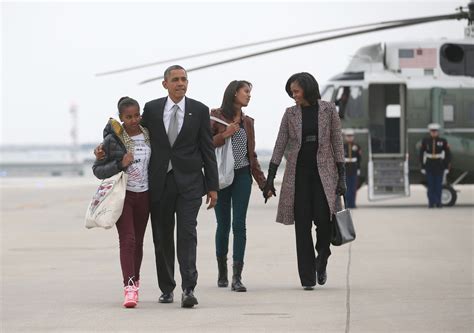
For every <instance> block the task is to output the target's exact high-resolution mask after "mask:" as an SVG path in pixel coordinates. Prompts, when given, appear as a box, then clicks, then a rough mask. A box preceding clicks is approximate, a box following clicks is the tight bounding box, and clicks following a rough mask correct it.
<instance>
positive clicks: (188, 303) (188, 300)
mask: <svg viewBox="0 0 474 333" xmlns="http://www.w3.org/2000/svg"><path fill="white" fill-rule="evenodd" d="M197 304H198V300H197V298H196V297H195V296H194V293H193V291H192V290H191V289H186V290H185V291H184V292H183V296H181V307H182V308H192V307H193V306H195V305H197Z"/></svg>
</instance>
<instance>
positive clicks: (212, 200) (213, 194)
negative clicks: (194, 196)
mask: <svg viewBox="0 0 474 333" xmlns="http://www.w3.org/2000/svg"><path fill="white" fill-rule="evenodd" d="M207 204H209V206H207V209H211V208H214V207H215V206H216V204H217V191H209V192H207V198H206V205H207Z"/></svg>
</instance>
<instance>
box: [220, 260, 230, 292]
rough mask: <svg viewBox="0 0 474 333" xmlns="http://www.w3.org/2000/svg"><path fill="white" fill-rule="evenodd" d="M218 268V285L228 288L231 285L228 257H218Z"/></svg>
mask: <svg viewBox="0 0 474 333" xmlns="http://www.w3.org/2000/svg"><path fill="white" fill-rule="evenodd" d="M217 268H218V270H219V276H218V277H217V286H218V287H219V288H226V287H227V286H228V285H229V280H228V279H227V257H217Z"/></svg>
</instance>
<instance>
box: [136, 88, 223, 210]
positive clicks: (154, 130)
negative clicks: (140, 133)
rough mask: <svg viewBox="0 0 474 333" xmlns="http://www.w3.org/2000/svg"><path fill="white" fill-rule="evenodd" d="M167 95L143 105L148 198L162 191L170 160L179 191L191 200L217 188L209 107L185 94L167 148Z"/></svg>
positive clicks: (152, 198) (157, 198)
mask: <svg viewBox="0 0 474 333" xmlns="http://www.w3.org/2000/svg"><path fill="white" fill-rule="evenodd" d="M167 98H168V97H164V98H159V99H155V100H153V101H150V102H148V103H146V104H145V107H144V108H143V115H142V124H143V125H144V126H145V127H147V128H148V130H149V132H150V142H151V159H150V165H149V167H148V173H149V185H150V188H149V191H150V194H151V201H159V200H160V198H161V195H162V194H163V190H164V187H165V181H166V173H167V169H168V163H169V160H170V159H171V163H172V165H173V171H174V175H175V179H176V184H177V186H178V190H179V193H180V194H181V195H182V196H183V197H185V198H189V199H194V198H199V197H202V196H203V195H204V194H206V193H207V192H208V191H218V190H219V178H218V174H217V163H216V155H215V152H214V145H213V143H212V135H211V130H210V119H209V108H208V107H207V106H205V105H204V104H202V103H201V102H198V101H196V100H193V99H191V98H187V97H185V98H186V99H185V103H186V104H185V114H184V121H183V126H182V128H181V131H180V132H179V134H178V137H177V138H176V141H175V143H174V144H173V147H171V145H170V143H169V140H168V135H167V134H166V129H165V126H164V123H163V112H164V108H165V104H166V99H167ZM203 168H204V174H203V172H202V170H203Z"/></svg>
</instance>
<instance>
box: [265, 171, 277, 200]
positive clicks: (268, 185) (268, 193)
mask: <svg viewBox="0 0 474 333" xmlns="http://www.w3.org/2000/svg"><path fill="white" fill-rule="evenodd" d="M277 169H278V165H276V164H274V163H272V162H270V166H269V167H268V177H267V181H266V182H265V186H263V190H262V191H263V197H264V198H265V203H267V201H268V199H270V198H271V197H273V196H275V197H276V190H275V185H274V184H273V181H274V180H275V176H276V172H277Z"/></svg>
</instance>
